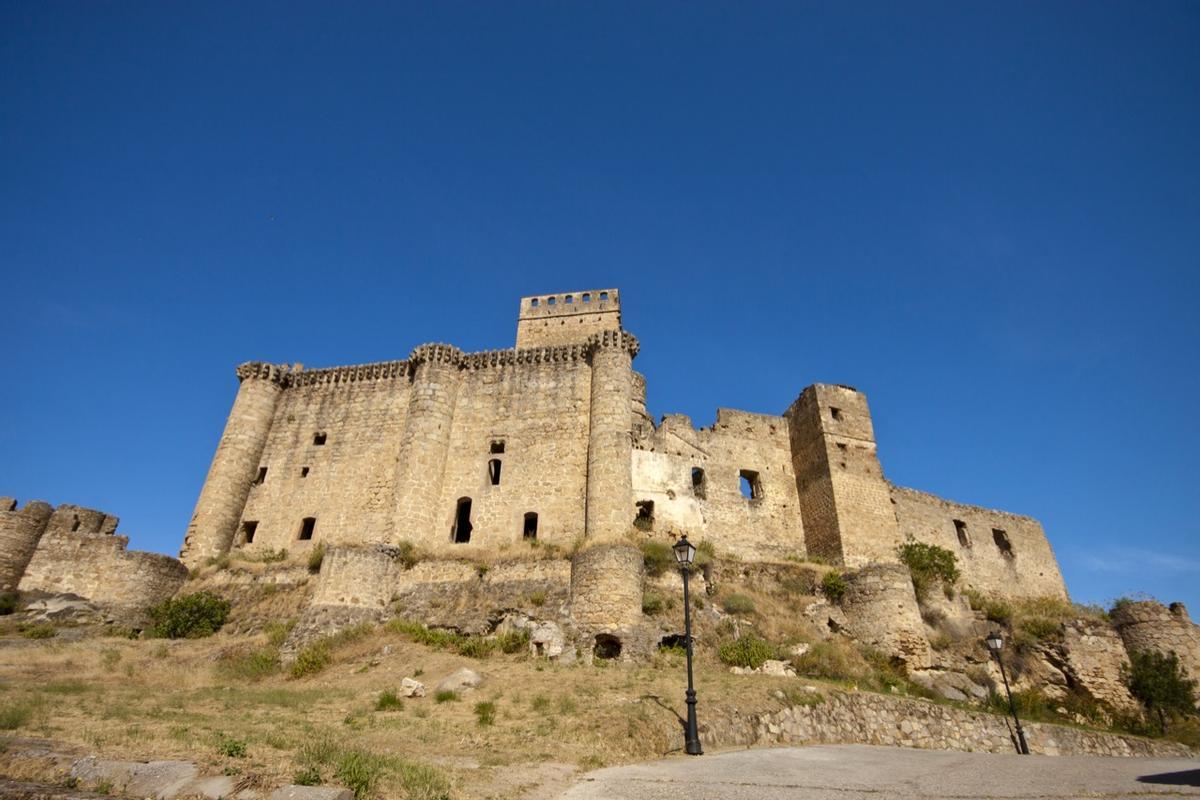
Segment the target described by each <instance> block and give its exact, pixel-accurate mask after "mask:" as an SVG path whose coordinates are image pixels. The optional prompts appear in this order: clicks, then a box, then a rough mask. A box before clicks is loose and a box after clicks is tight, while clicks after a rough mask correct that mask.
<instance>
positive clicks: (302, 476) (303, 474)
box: [300, 467, 308, 478]
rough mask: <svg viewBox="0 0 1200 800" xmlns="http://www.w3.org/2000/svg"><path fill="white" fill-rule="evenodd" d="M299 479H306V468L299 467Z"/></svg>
mask: <svg viewBox="0 0 1200 800" xmlns="http://www.w3.org/2000/svg"><path fill="white" fill-rule="evenodd" d="M300 477H301V478H307V477H308V467H301V468H300Z"/></svg>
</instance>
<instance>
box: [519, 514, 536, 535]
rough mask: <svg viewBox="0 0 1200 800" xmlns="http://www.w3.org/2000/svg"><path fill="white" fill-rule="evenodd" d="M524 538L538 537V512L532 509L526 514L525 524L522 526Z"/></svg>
mask: <svg viewBox="0 0 1200 800" xmlns="http://www.w3.org/2000/svg"><path fill="white" fill-rule="evenodd" d="M521 538H522V539H536V538H537V512H536V511H530V512H529V513H528V514H526V515H525V524H524V525H523V526H522V528H521Z"/></svg>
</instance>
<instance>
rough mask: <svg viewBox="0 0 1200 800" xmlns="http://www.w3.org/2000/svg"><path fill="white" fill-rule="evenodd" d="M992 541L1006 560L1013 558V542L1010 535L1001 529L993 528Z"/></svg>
mask: <svg viewBox="0 0 1200 800" xmlns="http://www.w3.org/2000/svg"><path fill="white" fill-rule="evenodd" d="M992 541H994V542H995V543H996V547H998V548H1000V554H1001V555H1003V556H1004V557H1006V558H1012V557H1013V556H1014V555H1015V553H1013V546H1012V542H1011V541H1010V540H1009V538H1008V534H1007V533H1006V532H1005V531H1002V530H1000V529H999V528H992Z"/></svg>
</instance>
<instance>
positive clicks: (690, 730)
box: [671, 536, 704, 756]
mask: <svg viewBox="0 0 1200 800" xmlns="http://www.w3.org/2000/svg"><path fill="white" fill-rule="evenodd" d="M671 550H672V551H673V552H674V553H675V561H676V562H678V564H679V568H680V570H681V571H682V572H683V637H684V639H685V640H686V644H687V673H688V688H687V727H686V728H685V729H684V732H683V740H684V750H686V751H687V754H688V755H689V756H698V755H703V754H704V751H703V750H702V749H701V748H700V733H699V731H698V730H697V728H696V690H695V689H694V688H692V604H691V599H690V598H689V597H688V575H689V574H690V573H691V571H692V562H693V561H695V560H696V546H695V545H693V544H692V543H691V542H689V541H688V540H687V536H680V537H679V541H677V542H676V543H675V544H674V545H673V546H672V547H671Z"/></svg>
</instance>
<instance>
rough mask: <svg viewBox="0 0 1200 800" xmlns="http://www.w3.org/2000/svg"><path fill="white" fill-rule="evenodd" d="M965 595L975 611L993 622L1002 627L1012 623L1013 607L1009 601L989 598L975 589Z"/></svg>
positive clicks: (965, 592)
mask: <svg viewBox="0 0 1200 800" xmlns="http://www.w3.org/2000/svg"><path fill="white" fill-rule="evenodd" d="M963 594H965V595H966V596H967V602H968V603H970V605H971V609H972V610H973V611H982V612H983V614H984V616H985V617H987V618H988V619H989V620H991V621H992V622H997V623H999V624H1001V625H1007V624H1009V623H1010V622H1012V618H1013V607H1012V605H1011V604H1010V603H1009V602H1008V601H1007V600H1002V599H1000V598H998V597H989V596H987V595H985V594H983V592H980V591H977V590H975V589H967V590H966V591H964V592H963Z"/></svg>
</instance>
